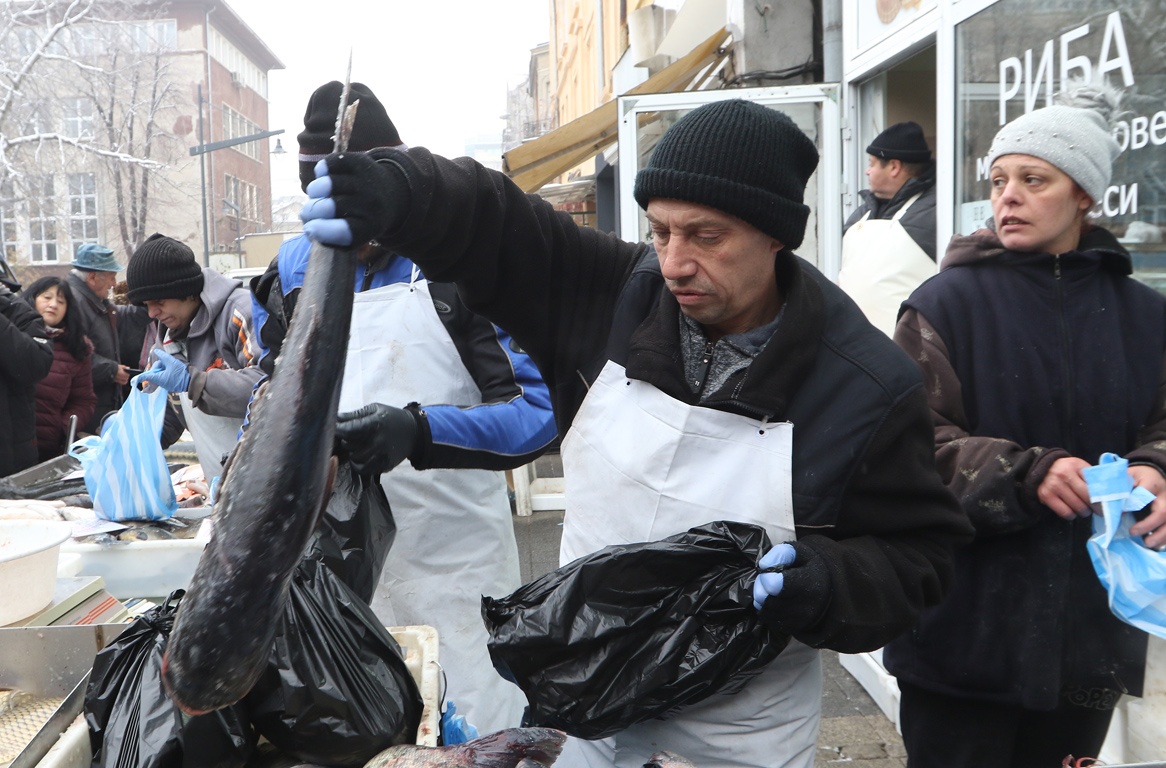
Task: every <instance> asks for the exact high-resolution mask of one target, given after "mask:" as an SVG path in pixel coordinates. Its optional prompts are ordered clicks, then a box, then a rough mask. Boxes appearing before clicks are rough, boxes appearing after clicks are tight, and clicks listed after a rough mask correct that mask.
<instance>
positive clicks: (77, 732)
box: [36, 714, 93, 768]
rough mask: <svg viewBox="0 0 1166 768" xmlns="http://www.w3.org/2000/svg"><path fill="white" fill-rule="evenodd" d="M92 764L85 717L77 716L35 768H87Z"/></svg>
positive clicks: (91, 750)
mask: <svg viewBox="0 0 1166 768" xmlns="http://www.w3.org/2000/svg"><path fill="white" fill-rule="evenodd" d="M92 762H93V746H92V745H91V744H90V743H89V726H88V725H86V724H85V715H83V714H81V715H77V719H76V720H74V721H73V722H72V723H71V724H70V725H69V727H68V728H66V729H65V732H64V733H63V734H61V738H59V739H57V743H56V744H53V746H52V747H51V748H49V751H48V754H46V755H45V756H44V757H42V758H41V761H40V762H39V763H37V764H36V765H37V768H89V766H90V764H92Z"/></svg>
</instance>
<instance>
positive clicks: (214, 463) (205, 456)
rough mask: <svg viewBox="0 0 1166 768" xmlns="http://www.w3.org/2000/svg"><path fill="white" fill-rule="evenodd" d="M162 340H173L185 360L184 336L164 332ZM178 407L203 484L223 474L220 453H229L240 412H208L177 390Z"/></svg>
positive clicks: (236, 433)
mask: <svg viewBox="0 0 1166 768" xmlns="http://www.w3.org/2000/svg"><path fill="white" fill-rule="evenodd" d="M166 343H168V344H173V345H174V346H175V347H177V351H178V352H179V353H180V354H181V355H182V358H183V359H184V360H185V359H186V357H187V346H186V340H185V339H179V340H174V339H171V338H170V336H169V332H167V335H166ZM178 402H179V404H180V405H181V407H182V418H183V419H184V420H185V421H186V428H187V429H188V430H189V431H190V436H191V437H192V438H194V451H195V453H197V454H198V465H199V466H200V467H202V474H203V476H204V477H205V478H206V483H207V486H208V487H209V486H210V484H211V481H212V480H214V478H216V477H218V476H219V475H221V474H223V462H222V459H223V455H224V454H227V453H230V452H231V451H232V450H233V449H234V448H235V443H237V442H239V429H240V428H241V427H242V426H243V417H242V416H212V415H211V414H209V413H205V412H203V411H200V410H199V409H197V408H195V407H194V405H193V404H192V403H191V402H190V395H188V394H187V393H186V392H179V393H178Z"/></svg>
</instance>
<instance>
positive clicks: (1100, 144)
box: [988, 83, 1121, 203]
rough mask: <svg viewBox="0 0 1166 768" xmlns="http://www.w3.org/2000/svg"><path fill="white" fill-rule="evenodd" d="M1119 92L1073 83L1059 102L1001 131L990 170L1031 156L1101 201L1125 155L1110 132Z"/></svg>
mask: <svg viewBox="0 0 1166 768" xmlns="http://www.w3.org/2000/svg"><path fill="white" fill-rule="evenodd" d="M1120 98H1121V94H1120V92H1119V91H1116V90H1114V89H1112V88H1109V87H1107V86H1104V85H1086V84H1080V83H1077V84H1071V85H1070V86H1069V87H1068V88H1066V89H1065V91H1063V92H1062V93H1060V94H1057V98H1056V101H1057V102H1058V103H1056V104H1054V105H1053V106H1051V107H1045V108H1044V109H1037V110H1033V111H1032V112H1029V113H1028V114H1027V115H1021V116H1020V117H1018V118H1016V119H1015V120H1013V121H1012V122H1011V123H1009V124H1008V125H1006V126H1004V127H1003V128H1001V129H1000V132H999V133H997V134H996V138H995V139H993V140H992V147H991V149H989V150H988V166H989V167H991V166H992V164H993V163H995V162H996V158H998V157H1001V156H1003V155H1031V156H1033V157H1039V158H1040V159H1041V160H1044V161H1045V162H1048V163H1051V164H1052V165H1054V166H1056V167H1057V168H1058V169H1060V170H1061V171H1063V172H1065V173H1066V174H1067V175H1068V176H1069V178H1071V179H1073V181H1075V182H1077V185H1078V186H1080V187H1081V189H1083V190H1085V194H1087V195H1089V197H1091V198H1093V202H1095V203H1096V202H1099V201H1100V200H1101V198H1102V196H1103V195H1104V194H1105V188H1106V187H1108V186H1109V179H1110V176H1111V174H1112V173H1113V161H1114V160H1116V159H1117V156H1118V155H1119V154H1121V147H1119V146H1118V143H1117V141H1116V140H1114V138H1113V135H1112V133H1111V132H1110V120H1111V119H1112V117H1113V115H1114V114H1115V113H1116V111H1117V106H1118V101H1119V100H1120Z"/></svg>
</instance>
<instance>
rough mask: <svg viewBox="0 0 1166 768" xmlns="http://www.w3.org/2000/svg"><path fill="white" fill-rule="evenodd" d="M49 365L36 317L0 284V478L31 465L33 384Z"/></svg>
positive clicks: (45, 335)
mask: <svg viewBox="0 0 1166 768" xmlns="http://www.w3.org/2000/svg"><path fill="white" fill-rule="evenodd" d="M52 367H53V342H52V339H50V338H49V331H48V329H47V328H45V324H44V321H42V320H41V316H40V315H39V314H37V311H36V310H35V309H33V308H32V307H30V306H29V305H28V303H27V302H25V301H22V300H20V299H19V298H17V297H16V295H15V294H13V293H11V292H10V291H9V290H8V288H7V287H5V286H0V477H4V476H6V475H11V474H12V473H13V472H19V471H20V470H22V469H25V468H27V467H31V466H32V465H33V464H36V462H37V447H36V385H37V382H39V381H40V380H41V379H43V378H44V377H45V376H48V374H49V370H50V369H51V368H52Z"/></svg>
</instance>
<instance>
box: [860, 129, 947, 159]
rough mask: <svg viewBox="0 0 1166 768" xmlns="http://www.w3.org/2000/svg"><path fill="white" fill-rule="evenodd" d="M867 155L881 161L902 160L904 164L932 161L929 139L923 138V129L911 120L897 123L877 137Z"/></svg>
mask: <svg viewBox="0 0 1166 768" xmlns="http://www.w3.org/2000/svg"><path fill="white" fill-rule="evenodd" d="M866 153H867V154H868V155H874V156H875V157H877V158H879V159H880V160H901V161H903V162H904V163H926V162H927V161H928V160H930V159H931V150H930V149H928V148H927V139H925V138H923V127H922V126H921V125H919V123H913V122H911V121H909V120H908V121H907V122H905V123H895V124H894V125H892V126H891V127H890V128H888V129H886V130H885V131H883V132H882V133H880V134H879V135H878V136H875V140H874V141H872V142H871V143H870V146H869V147H867V148H866Z"/></svg>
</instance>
